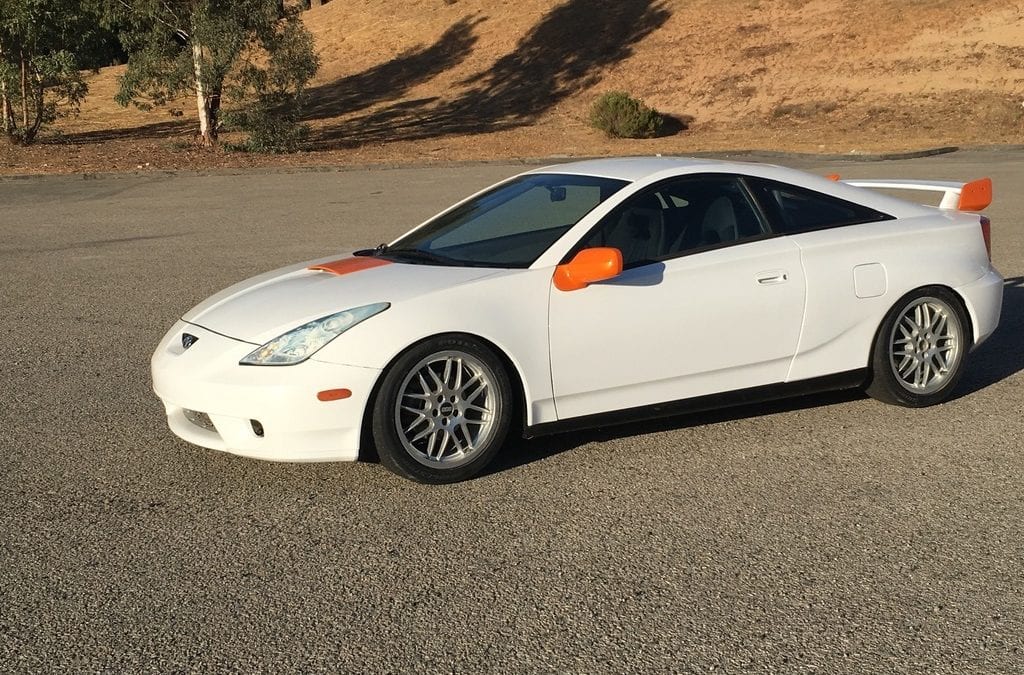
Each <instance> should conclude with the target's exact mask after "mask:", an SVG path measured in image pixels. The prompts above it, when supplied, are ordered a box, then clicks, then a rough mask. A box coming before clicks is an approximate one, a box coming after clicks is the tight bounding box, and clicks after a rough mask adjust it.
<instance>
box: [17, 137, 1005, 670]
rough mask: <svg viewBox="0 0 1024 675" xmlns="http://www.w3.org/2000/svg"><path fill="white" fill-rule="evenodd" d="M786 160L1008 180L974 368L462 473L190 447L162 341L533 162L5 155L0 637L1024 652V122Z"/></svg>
mask: <svg viewBox="0 0 1024 675" xmlns="http://www.w3.org/2000/svg"><path fill="white" fill-rule="evenodd" d="M784 163H790V164H794V165H799V166H804V167H808V168H813V169H814V170H816V171H822V172H831V171H838V172H840V173H842V174H843V175H846V176H907V177H910V176H913V177H925V178H946V179H964V178H971V177H976V176H980V175H992V176H993V178H994V179H995V180H996V185H997V198H996V202H995V204H994V205H993V207H992V208H991V210H990V214H991V216H992V218H993V222H994V233H995V234H994V238H995V259H996V262H997V264H998V266H999V267H1000V268H1001V270H1002V271H1003V273H1004V275H1005V276H1007V277H1008V278H1013V277H1015V278H1016V279H1015V280H1014V281H1011V282H1009V284H1008V287H1007V289H1006V305H1005V310H1004V314H1005V318H1004V323H1003V327H1002V329H1001V331H1000V332H999V333H997V334H996V336H994V338H993V339H992V340H991V341H990V342H989V343H988V344H987V345H985V346H984V347H982V348H981V349H980V350H978V352H976V353H975V355H974V358H973V362H972V364H971V368H972V369H971V371H970V373H969V374H968V376H967V377H966V378H965V380H964V382H963V384H962V386H961V389H960V395H959V397H958V398H956V399H955V400H953V401H952V402H950V403H948V404H946V405H942V406H939V407H936V408H932V409H927V410H920V411H908V410H903V409H898V408H893V407H887V406H884V405H881V404H879V403H876V402H874V401H871V400H868V399H864V398H861V397H858V396H851V395H832V396H824V397H816V398H813V399H809V400H808V399H803V400H799V401H791V402H787V403H783V404H776V405H771V406H758V407H748V408H744V409H740V410H736V411H731V412H726V413H719V414H712V415H703V416H698V417H690V418H680V419H675V420H671V421H667V422H660V423H656V424H636V425H632V426H627V427H622V428H616V429H608V430H604V431H595V432H590V433H582V434H576V435H567V436H559V437H553V438H547V439H541V440H538V441H532V442H521V443H519V444H518V445H517V447H516V448H515V452H514V453H512V454H511V455H510V456H509V457H507V458H506V459H505V460H504V461H503V463H502V464H501V465H500V466H499V468H498V470H497V471H495V472H493V473H491V474H490V475H487V476H484V477H482V478H479V479H477V480H474V481H471V482H468V483H465V484H461V485H454V486H447V487H425V486H420V485H414V484H412V483H408V482H405V481H402V480H400V479H398V478H395V477H393V476H392V475H390V474H388V473H387V472H386V471H384V470H383V469H382V468H381V467H379V466H376V465H370V464H327V465H283V464H270V463H263V462H258V461H252V460H246V459H240V458H235V457H232V456H229V455H225V454H220V453H215V452H210V451H205V450H201V449H197V448H194V447H191V446H189V445H187V444H185V443H183V442H181V441H178V440H177V439H176V438H175V437H174V436H172V435H171V434H170V433H169V432H168V431H167V429H166V427H165V424H164V420H163V418H162V410H161V407H160V405H159V403H158V401H157V400H156V399H155V398H154V397H153V395H152V394H151V393H150V390H149V375H148V371H147V361H148V358H149V355H150V353H151V350H152V349H153V347H154V345H155V344H156V342H157V340H158V339H159V338H160V336H161V335H162V334H163V332H164V331H165V330H166V329H167V327H168V326H169V325H170V324H171V323H172V321H173V320H174V318H175V317H176V316H178V315H180V314H181V312H182V311H183V310H185V309H186V308H188V307H189V306H190V305H192V304H193V303H195V302H196V301H198V300H200V299H202V298H203V297H205V296H206V295H208V294H210V293H211V292H213V291H215V290H217V289H220V288H222V287H224V286H226V285H228V284H229V283H231V282H233V281H236V280H238V279H240V278H243V277H246V276H248V275H251V274H253V273H256V272H258V271H262V270H266V269H269V268H273V267H275V266H278V265H281V264H284V263H288V262H292V261H296V260H302V259H306V258H311V257H313V256H317V255H321V254H322V253H324V252H325V251H327V252H329V251H331V250H339V251H340V250H344V249H350V248H352V247H355V246H357V245H364V244H374V243H376V242H379V241H383V240H385V239H388V238H389V237H391V236H392V235H395V234H396V233H398V232H400V231H402V230H403V229H405V228H407V227H408V226H410V225H412V224H414V223H416V222H418V221H419V220H421V219H422V218H424V217H426V216H427V215H429V214H430V213H431V212H433V211H435V210H436V209H438V208H440V207H441V206H443V205H445V204H446V203H448V202H450V201H451V200H452V199H454V198H456V197H457V196H460V195H462V194H464V193H465V192H467V191H468V190H470V189H471V188H475V187H477V186H483V185H485V184H487V183H489V182H491V181H493V180H495V179H497V178H499V177H503V176H505V175H508V174H510V173H512V172H514V171H516V170H517V169H518V167H514V166H503V165H482V166H471V167H453V168H444V169H429V170H423V169H403V170H399V169H395V170H373V171H352V172H345V171H340V172H327V173H316V172H314V173H290V174H289V173H243V174H240V175H226V174H217V175H206V176H189V175H177V176H175V175H151V174H147V175H140V176H122V177H100V178H94V179H82V178H39V179H31V180H5V181H0V269H2V272H0V274H2V276H0V471H2V474H0V475H2V477H3V480H2V481H0V504H2V508H0V664H2V665H0V669H2V670H4V671H29V670H32V671H42V670H47V671H49V670H76V671H98V670H121V671H140V670H143V669H146V670H155V671H183V670H205V669H208V668H209V669H233V670H242V671H253V670H273V671H281V670H302V671H308V670H341V671H359V672H370V671H413V670H415V671H434V672H436V671H445V672H448V671H458V672H478V671H545V672H552V671H560V672H561V671H566V672H588V673H589V672H598V671H611V672H618V671H677V672H678V671H692V672H708V671H712V670H714V671H716V672H718V671H724V672H738V671H744V670H757V671H815V670H817V671H824V672H851V673H864V672H888V671H897V672H956V673H963V672H986V673H988V672H1020V669H1021V667H1022V664H1024V651H1022V649H1024V562H1022V560H1024V454H1022V445H1024V442H1022V439H1024V421H1022V419H1024V416H1022V412H1024V411H1022V407H1024V393H1022V384H1024V375H1022V373H1021V371H1022V370H1024V342H1022V338H1021V335H1022V329H1024V320H1022V316H1024V285H1022V282H1021V276H1022V275H1024V253H1022V252H1024V234H1022V227H1021V226H1022V222H1021V215H1020V214H1022V213H1024V153H1020V152H1009V151H1003V152H973V153H957V154H954V155H946V156H941V157H933V158H928V159H921V160H912V161H899V162H888V163H883V164H856V163H851V164H843V163H836V162H832V163H828V164H827V165H826V164H823V163H815V162H814V161H813V160H802V161H789V162H784ZM910 254H912V253H910Z"/></svg>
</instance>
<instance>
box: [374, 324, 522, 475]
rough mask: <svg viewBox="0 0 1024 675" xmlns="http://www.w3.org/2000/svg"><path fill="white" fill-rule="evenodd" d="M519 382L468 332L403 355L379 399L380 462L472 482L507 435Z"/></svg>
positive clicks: (376, 427) (405, 472)
mask: <svg viewBox="0 0 1024 675" xmlns="http://www.w3.org/2000/svg"><path fill="white" fill-rule="evenodd" d="M512 400H513V399H512V388H511V384H510V382H509V378H508V374H507V373H506V372H505V369H504V367H503V366H502V363H501V361H500V359H499V358H498V357H497V356H496V355H495V354H494V352H493V350H491V349H490V348H489V347H488V346H487V345H485V344H483V343H482V342H480V341H478V340H476V339H474V338H471V337H469V336H458V335H453V336H439V337H436V338H431V339H429V340H426V341H424V342H421V343H420V344H418V345H416V346H414V347H413V348H412V349H410V350H408V351H407V352H406V353H404V354H402V355H401V356H400V357H399V358H398V360H397V361H395V363H394V364H393V365H392V367H391V368H390V369H389V370H388V372H387V374H386V375H385V376H384V380H383V382H382V384H381V388H380V393H379V394H378V396H377V399H376V401H375V402H374V411H373V439H374V444H375V445H376V446H377V452H378V454H379V456H380V461H381V463H382V464H383V465H384V466H386V467H387V468H388V469H390V470H391V471H393V472H395V473H397V474H399V475H400V476H404V477H406V478H410V479H412V480H415V481H418V482H421V483H452V482H456V481H460V480H465V479H467V478H470V477H471V476H473V475H475V474H477V473H478V472H479V471H481V470H482V469H483V468H484V467H485V466H487V465H488V464H489V463H490V462H491V460H492V459H493V458H494V456H495V455H496V454H497V453H498V451H499V450H500V448H501V446H502V444H503V443H504V442H505V436H506V435H507V433H508V427H509V420H510V417H511V407H512Z"/></svg>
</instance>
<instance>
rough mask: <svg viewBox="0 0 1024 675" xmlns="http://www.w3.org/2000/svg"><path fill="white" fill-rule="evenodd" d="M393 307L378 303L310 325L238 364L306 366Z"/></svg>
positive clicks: (313, 322) (302, 327)
mask: <svg viewBox="0 0 1024 675" xmlns="http://www.w3.org/2000/svg"><path fill="white" fill-rule="evenodd" d="M390 306H391V303H390V302H377V303H374V304H372V305H363V306H362V307H356V308H355V309H346V310H345V311H344V312H338V313H337V314H331V315H329V316H325V317H322V318H320V319H317V320H316V321H310V322H309V323H307V324H303V325H301V326H299V327H298V328H296V329H294V330H290V331H288V332H287V333H285V334H284V335H279V336H277V337H276V338H274V339H273V340H271V341H270V342H268V343H266V344H265V345H263V346H261V347H259V348H257V349H254V350H253V351H252V352H251V353H250V354H249V355H248V356H246V357H245V358H244V359H242V360H241V361H239V362H238V363H239V364H240V365H243V366H291V365H295V364H296V363H302V362H303V361H305V360H306V359H308V358H309V357H310V356H312V355H313V354H316V353H317V351H319V350H320V349H321V348H322V347H323V346H324V345H326V344H327V343H328V342H330V341H331V340H333V339H334V338H336V337H338V336H339V335H341V334H342V333H344V332H345V331H347V330H348V329H349V328H351V327H352V326H354V325H356V324H357V323H360V322H362V321H365V320H367V319H369V318H370V317H371V316H373V315H375V314H380V313H381V312H383V311H384V310H385V309H387V308H388V307H390Z"/></svg>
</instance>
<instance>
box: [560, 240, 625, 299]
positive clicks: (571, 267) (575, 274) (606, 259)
mask: <svg viewBox="0 0 1024 675" xmlns="http://www.w3.org/2000/svg"><path fill="white" fill-rule="evenodd" d="M620 274H622V251H620V250H619V249H617V248H608V247H601V248H585V249H583V250H582V251H580V252H579V253H577V254H576V257H574V258H573V259H572V260H570V261H569V262H567V263H565V264H564V265H559V266H558V267H556V268H555V276H554V279H553V281H554V282H555V288H557V289H558V290H560V291H578V290H579V289H581V288H586V287H587V286H589V285H590V284H592V283H594V282H595V281H604V280H606V279H612V278H614V277H617V276H619V275H620Z"/></svg>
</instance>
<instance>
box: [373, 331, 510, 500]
mask: <svg viewBox="0 0 1024 675" xmlns="http://www.w3.org/2000/svg"><path fill="white" fill-rule="evenodd" d="M449 350H457V351H461V352H465V353H467V354H470V355H472V356H475V357H476V358H478V359H480V360H481V361H483V362H484V363H485V364H486V365H487V367H488V368H490V369H491V371H492V372H493V373H494V376H495V386H496V387H497V388H498V390H499V391H498V394H499V396H498V400H499V402H500V404H499V405H500V409H499V411H498V413H497V415H496V417H497V420H496V426H495V428H494V430H493V432H492V433H491V436H490V438H488V439H487V441H486V443H485V445H484V447H482V448H481V449H480V450H479V451H478V454H477V457H475V458H474V459H473V460H472V461H470V462H468V463H466V464H462V465H460V466H457V467H453V468H450V469H444V468H440V467H439V468H434V467H430V466H426V465H424V464H422V463H421V462H419V461H418V460H416V459H415V458H414V457H412V456H411V455H410V454H409V453H408V451H407V450H406V448H405V446H404V444H403V443H402V439H401V438H400V437H399V431H398V429H397V428H396V427H395V423H394V407H395V403H396V399H397V397H398V395H399V393H400V389H401V386H402V383H403V382H404V381H405V378H406V377H407V376H408V375H409V371H410V369H411V368H413V367H414V366H415V365H416V364H418V363H420V362H421V361H422V360H423V359H425V358H427V357H429V356H431V355H433V354H436V353H438V352H444V351H449ZM513 401H514V399H513V395H512V385H511V381H510V379H509V376H508V373H507V372H506V369H505V366H504V364H503V363H502V361H501V359H500V358H498V356H497V354H495V352H494V350H493V349H491V348H490V347H489V346H487V345H486V344H484V343H483V342H482V341H481V340H479V339H476V338H473V337H471V336H468V335H459V334H450V335H439V336H436V337H432V338H428V339H426V340H423V341H422V342H419V343H417V344H415V345H413V346H412V347H410V348H409V349H407V350H406V351H405V352H403V353H402V354H400V355H399V356H398V357H397V358H396V359H395V360H394V361H393V362H392V363H391V364H390V365H389V366H388V368H387V369H386V370H385V373H384V376H383V379H382V380H381V386H380V389H379V390H378V392H377V395H376V397H375V399H374V402H373V418H372V435H373V443H374V445H375V446H376V449H377V455H378V457H379V458H380V461H381V464H383V465H384V466H385V467H386V468H387V469H389V470H390V471H392V472H394V473H396V474H398V475H400V476H403V477H405V478H409V479H411V480H414V481H417V482H419V483H431V484H442V483H455V482H458V481H462V480H466V479H468V478H471V477H472V476H474V475H476V474H478V473H479V472H480V471H482V470H483V469H484V468H485V467H486V466H487V465H488V464H490V462H491V461H492V460H493V459H494V457H495V455H497V454H498V452H499V451H500V450H501V447H502V446H503V445H504V443H505V438H506V436H507V435H508V429H509V426H510V422H511V414H512V406H513Z"/></svg>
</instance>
